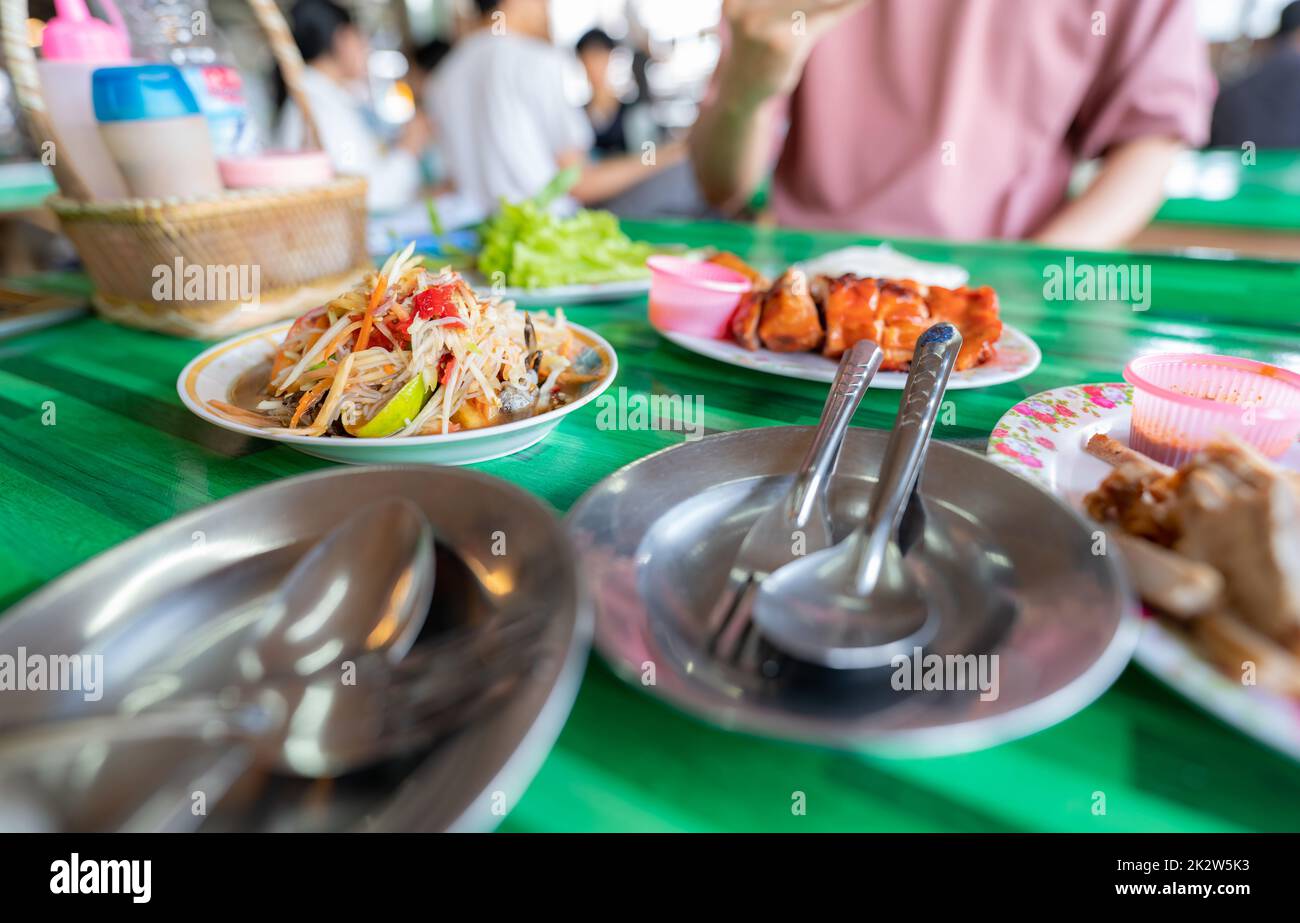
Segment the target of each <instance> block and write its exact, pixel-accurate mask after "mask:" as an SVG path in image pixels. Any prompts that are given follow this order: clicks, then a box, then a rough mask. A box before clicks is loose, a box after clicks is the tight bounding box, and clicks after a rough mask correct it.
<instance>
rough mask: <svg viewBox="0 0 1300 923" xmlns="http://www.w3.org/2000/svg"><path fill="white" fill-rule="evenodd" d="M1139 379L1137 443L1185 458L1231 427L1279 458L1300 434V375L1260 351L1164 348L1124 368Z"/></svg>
mask: <svg viewBox="0 0 1300 923" xmlns="http://www.w3.org/2000/svg"><path fill="white" fill-rule="evenodd" d="M1124 380H1125V381H1126V382H1128V383H1129V384H1131V385H1132V386H1133V424H1132V431H1131V433H1130V436H1129V444H1130V445H1131V446H1132V447H1133V448H1134V449H1137V450H1138V451H1139V452H1142V453H1143V454H1145V455H1148V456H1150V457H1151V458H1154V459H1155V460H1156V461H1160V462H1164V463H1165V464H1167V465H1173V466H1178V465H1181V464H1183V463H1184V462H1186V461H1187V460H1189V459H1190V458H1191V457H1192V456H1193V455H1194V454H1195V453H1196V452H1197V451H1198V450H1200V449H1201V448H1203V447H1204V446H1205V445H1207V444H1208V443H1210V442H1213V441H1214V440H1215V439H1216V438H1219V437H1221V436H1223V435H1225V434H1226V435H1229V436H1235V437H1237V438H1238V439H1241V440H1242V441H1243V442H1246V443H1249V444H1250V445H1252V446H1254V447H1255V448H1257V449H1259V451H1260V452H1262V453H1263V454H1264V455H1267V456H1268V457H1269V458H1278V457H1280V456H1281V455H1282V454H1283V453H1285V452H1286V451H1287V449H1289V448H1290V447H1291V446H1292V445H1294V444H1295V441H1296V437H1297V436H1300V375H1297V374H1296V373H1295V372H1290V371H1287V370H1286V369H1283V368H1279V367H1277V366H1275V365H1268V364H1267V363H1263V362H1256V361H1254V360H1252V359H1236V358H1233V357H1231V356H1212V355H1204V354H1195V355H1189V354H1186V353H1159V354H1156V355H1151V356H1142V357H1140V358H1138V359H1134V360H1133V361H1132V362H1130V363H1129V364H1128V366H1127V367H1126V368H1125V369H1124Z"/></svg>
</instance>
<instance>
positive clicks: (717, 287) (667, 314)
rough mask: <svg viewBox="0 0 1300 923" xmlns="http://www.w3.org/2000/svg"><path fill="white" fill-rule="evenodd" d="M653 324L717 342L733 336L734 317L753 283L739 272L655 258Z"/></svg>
mask: <svg viewBox="0 0 1300 923" xmlns="http://www.w3.org/2000/svg"><path fill="white" fill-rule="evenodd" d="M646 265H647V266H649V267H650V324H651V325H652V326H653V327H654V328H655V329H656V330H665V331H670V332H673V333H686V334H690V335H692V336H700V337H709V338H711V339H715V340H722V339H726V338H727V337H728V336H730V326H731V315H732V314H734V313H735V311H736V306H737V305H738V304H740V296H741V295H743V294H745V292H747V291H749V288H750V285H749V280H748V279H746V278H745V277H744V276H742V275H741V274H740V273H738V272H736V271H735V270H731V269H728V268H727V267H725V266H719V265H717V264H716V263H708V262H705V261H704V260H693V259H688V258H686V257H682V256H652V257H650V258H649V259H647V260H646Z"/></svg>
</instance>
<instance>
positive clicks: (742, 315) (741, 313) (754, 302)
mask: <svg viewBox="0 0 1300 923" xmlns="http://www.w3.org/2000/svg"><path fill="white" fill-rule="evenodd" d="M766 300H767V292H766V291H760V290H751V291H748V292H745V294H743V295H741V296H740V304H738V305H736V313H735V314H732V315H731V335H732V336H733V337H735V338H736V342H737V343H739V344H740V345H741V346H743V347H745V348H746V349H751V350H753V349H758V348H759V347H760V346H762V345H763V344H762V343H760V342H759V340H758V321H759V318H761V317H762V315H763V302H764V301H766Z"/></svg>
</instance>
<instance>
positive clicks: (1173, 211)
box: [1153, 148, 1300, 231]
mask: <svg viewBox="0 0 1300 923" xmlns="http://www.w3.org/2000/svg"><path fill="white" fill-rule="evenodd" d="M1184 157H1185V162H1184V163H1181V164H1180V165H1179V167H1178V168H1176V169H1175V182H1174V186H1175V188H1174V189H1173V191H1172V194H1171V195H1170V197H1169V198H1168V199H1166V200H1165V203H1164V204H1163V205H1162V206H1161V207H1160V210H1159V211H1158V212H1157V213H1156V216H1155V218H1154V219H1153V220H1154V221H1156V222H1159V223H1163V224H1195V225H1212V226H1217V227H1224V228H1238V229H1243V230H1254V231H1300V151H1289V150H1274V151H1257V152H1256V153H1255V160H1254V163H1251V164H1243V163H1242V152H1241V151H1239V150H1236V149H1232V148H1228V149H1216V150H1206V151H1195V152H1190V153H1188V154H1185V155H1184ZM1188 167H1190V169H1188ZM1183 184H1186V187H1187V188H1179V187H1180V186H1182V185H1183Z"/></svg>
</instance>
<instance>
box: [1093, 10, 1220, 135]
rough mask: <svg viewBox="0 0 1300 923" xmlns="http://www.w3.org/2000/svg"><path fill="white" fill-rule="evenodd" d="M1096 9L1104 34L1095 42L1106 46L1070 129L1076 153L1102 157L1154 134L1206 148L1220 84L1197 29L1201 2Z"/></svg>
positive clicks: (1095, 37) (1096, 38)
mask: <svg viewBox="0 0 1300 923" xmlns="http://www.w3.org/2000/svg"><path fill="white" fill-rule="evenodd" d="M1097 6H1098V11H1097V13H1100V14H1104V15H1105V17H1106V20H1105V30H1106V34H1105V35H1104V36H1100V35H1093V36H1091V38H1092V39H1093V40H1095V41H1105V42H1106V43H1107V45H1108V47H1107V49H1106V51H1105V54H1104V57H1103V59H1102V64H1101V67H1100V68H1099V69H1098V72H1097V76H1096V78H1095V79H1094V81H1093V84H1092V86H1091V87H1090V89H1089V91H1088V94H1087V96H1086V97H1085V98H1084V100H1083V104H1082V105H1081V106H1080V108H1079V113H1078V116H1077V118H1076V120H1075V124H1074V126H1073V128H1072V130H1071V137H1070V141H1071V147H1072V148H1073V149H1074V151H1075V153H1076V155H1077V156H1078V157H1080V158H1083V159H1089V158H1093V157H1097V156H1100V155H1101V154H1104V153H1105V152H1106V150H1107V149H1108V148H1110V147H1112V146H1114V145H1116V144H1121V143H1123V142H1125V141H1131V140H1133V139H1135V138H1140V137H1144V136H1152V135H1161V136H1166V137H1173V138H1178V139H1180V140H1182V141H1183V142H1185V143H1186V144H1188V145H1190V146H1192V147H1200V146H1201V145H1203V144H1204V143H1205V142H1206V140H1207V139H1208V138H1209V133H1210V112H1211V109H1212V108H1213V105H1214V97H1215V94H1216V93H1217V86H1216V83H1215V80H1214V75H1213V72H1212V71H1211V70H1210V65H1209V59H1208V53H1207V49H1206V45H1205V42H1204V40H1202V39H1201V38H1200V36H1199V35H1198V33H1197V30H1196V11H1195V4H1193V3H1189V2H1186V0H1129V2H1124V0H1118V2H1116V0H1112V2H1110V3H1098V4H1097ZM1096 15H1097V14H1094V16H1096Z"/></svg>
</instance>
